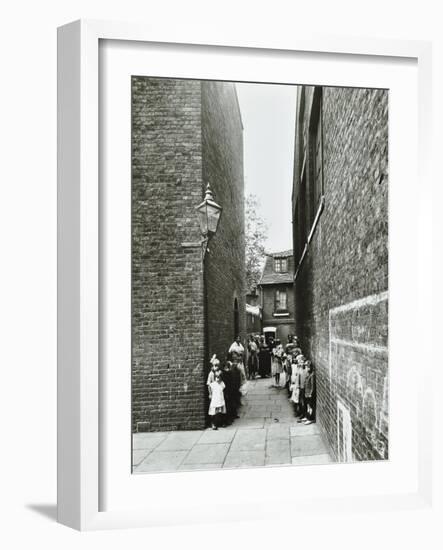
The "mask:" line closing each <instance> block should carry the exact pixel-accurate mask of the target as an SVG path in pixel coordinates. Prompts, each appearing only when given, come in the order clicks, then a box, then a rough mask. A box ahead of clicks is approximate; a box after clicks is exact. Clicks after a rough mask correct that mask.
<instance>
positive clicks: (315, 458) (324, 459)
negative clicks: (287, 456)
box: [292, 454, 332, 465]
mask: <svg viewBox="0 0 443 550" xmlns="http://www.w3.org/2000/svg"><path fill="white" fill-rule="evenodd" d="M330 462H332V460H331V457H330V456H329V455H328V454H320V455H310V456H294V457H293V458H292V464H293V465H310V464H329V463H330Z"/></svg>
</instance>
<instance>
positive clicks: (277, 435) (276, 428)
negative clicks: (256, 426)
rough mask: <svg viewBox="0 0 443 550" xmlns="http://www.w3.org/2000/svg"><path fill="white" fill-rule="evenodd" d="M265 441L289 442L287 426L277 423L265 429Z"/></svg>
mask: <svg viewBox="0 0 443 550" xmlns="http://www.w3.org/2000/svg"><path fill="white" fill-rule="evenodd" d="M267 430H268V433H267V439H268V441H269V440H270V439H287V440H288V441H289V426H288V425H287V424H280V423H279V422H277V423H274V424H272V425H271V426H269V427H268V428H267Z"/></svg>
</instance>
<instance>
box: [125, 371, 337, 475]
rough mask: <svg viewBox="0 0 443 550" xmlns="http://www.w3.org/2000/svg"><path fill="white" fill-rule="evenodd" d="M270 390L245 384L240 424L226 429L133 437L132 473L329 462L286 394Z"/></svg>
mask: <svg viewBox="0 0 443 550" xmlns="http://www.w3.org/2000/svg"><path fill="white" fill-rule="evenodd" d="M271 385H272V379H270V378H265V379H257V380H254V381H250V382H249V391H248V395H247V396H246V397H244V398H243V406H242V407H241V409H240V413H239V414H240V418H239V419H237V420H236V421H235V422H234V423H233V424H232V425H231V426H229V427H227V428H220V429H218V430H216V431H215V430H212V429H210V428H209V429H206V430H195V431H176V432H150V433H137V434H134V435H133V472H134V473H145V472H159V471H175V470H212V469H220V468H241V467H253V466H273V465H274V466H275V465H282V464H324V463H327V462H331V458H330V455H329V453H328V450H327V448H326V446H325V444H324V442H323V440H322V438H321V436H320V433H319V429H318V427H317V425H316V424H311V425H308V426H305V425H303V424H300V423H297V421H296V419H295V418H294V411H293V406H292V404H291V403H290V402H289V400H288V397H287V392H286V390H285V389H282V388H274V387H272V386H271Z"/></svg>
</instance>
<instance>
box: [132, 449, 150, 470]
mask: <svg viewBox="0 0 443 550" xmlns="http://www.w3.org/2000/svg"><path fill="white" fill-rule="evenodd" d="M150 452H151V451H150V450H149V449H142V450H140V451H132V465H133V466H138V465H139V464H140V462H142V461H143V459H144V458H146V457H147V456H148V454H149V453H150Z"/></svg>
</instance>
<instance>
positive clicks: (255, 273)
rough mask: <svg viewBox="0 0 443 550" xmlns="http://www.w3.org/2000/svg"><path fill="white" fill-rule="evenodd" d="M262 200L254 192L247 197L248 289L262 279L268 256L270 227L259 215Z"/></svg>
mask: <svg viewBox="0 0 443 550" xmlns="http://www.w3.org/2000/svg"><path fill="white" fill-rule="evenodd" d="M259 207H260V201H259V199H258V197H257V196H256V195H254V194H252V193H250V194H248V195H247V196H246V198H245V241H246V242H245V244H246V290H247V291H249V290H252V289H253V288H255V287H256V286H257V284H258V282H259V280H260V277H261V272H262V269H263V264H264V260H265V256H266V252H265V243H266V237H267V231H268V227H267V225H266V222H265V221H264V219H263V218H261V216H260V215H259V213H258V211H259Z"/></svg>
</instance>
